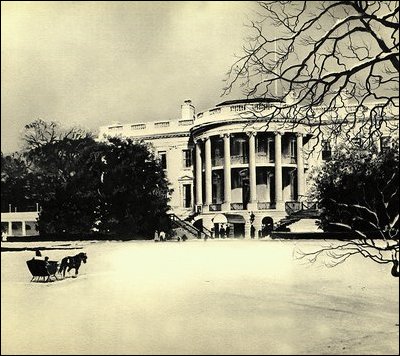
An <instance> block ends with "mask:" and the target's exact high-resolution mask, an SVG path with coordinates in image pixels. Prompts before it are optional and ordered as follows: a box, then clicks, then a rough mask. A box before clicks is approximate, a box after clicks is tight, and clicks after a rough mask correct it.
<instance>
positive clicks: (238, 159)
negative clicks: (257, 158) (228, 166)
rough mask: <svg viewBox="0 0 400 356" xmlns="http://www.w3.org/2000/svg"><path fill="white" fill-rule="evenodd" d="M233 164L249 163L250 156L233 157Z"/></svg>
mask: <svg viewBox="0 0 400 356" xmlns="http://www.w3.org/2000/svg"><path fill="white" fill-rule="evenodd" d="M231 162H232V163H233V164H235V163H236V164H243V163H249V156H231Z"/></svg>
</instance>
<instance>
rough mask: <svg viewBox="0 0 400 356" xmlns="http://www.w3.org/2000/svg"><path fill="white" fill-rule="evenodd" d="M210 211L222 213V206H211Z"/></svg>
mask: <svg viewBox="0 0 400 356" xmlns="http://www.w3.org/2000/svg"><path fill="white" fill-rule="evenodd" d="M208 210H209V211H221V204H210V205H209V207H208Z"/></svg>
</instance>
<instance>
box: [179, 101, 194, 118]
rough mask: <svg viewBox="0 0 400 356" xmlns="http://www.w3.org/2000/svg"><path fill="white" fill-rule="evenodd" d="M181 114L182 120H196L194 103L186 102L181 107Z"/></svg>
mask: <svg viewBox="0 0 400 356" xmlns="http://www.w3.org/2000/svg"><path fill="white" fill-rule="evenodd" d="M181 112H182V114H181V115H182V116H181V119H182V120H192V119H194V114H195V111H194V106H193V105H192V101H191V100H185V101H184V102H183V104H182V105H181Z"/></svg>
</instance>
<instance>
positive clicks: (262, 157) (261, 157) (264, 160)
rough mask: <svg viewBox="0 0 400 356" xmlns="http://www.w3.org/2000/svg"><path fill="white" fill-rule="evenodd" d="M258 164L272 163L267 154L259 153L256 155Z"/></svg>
mask: <svg viewBox="0 0 400 356" xmlns="http://www.w3.org/2000/svg"><path fill="white" fill-rule="evenodd" d="M256 162H257V163H270V162H271V160H270V159H269V157H268V154H267V153H266V152H257V153H256Z"/></svg>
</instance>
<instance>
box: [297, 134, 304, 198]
mask: <svg viewBox="0 0 400 356" xmlns="http://www.w3.org/2000/svg"><path fill="white" fill-rule="evenodd" d="M296 146H297V196H298V198H297V200H301V199H302V198H303V197H304V194H305V179H304V155H303V135H302V134H300V133H298V134H297V145H296Z"/></svg>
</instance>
